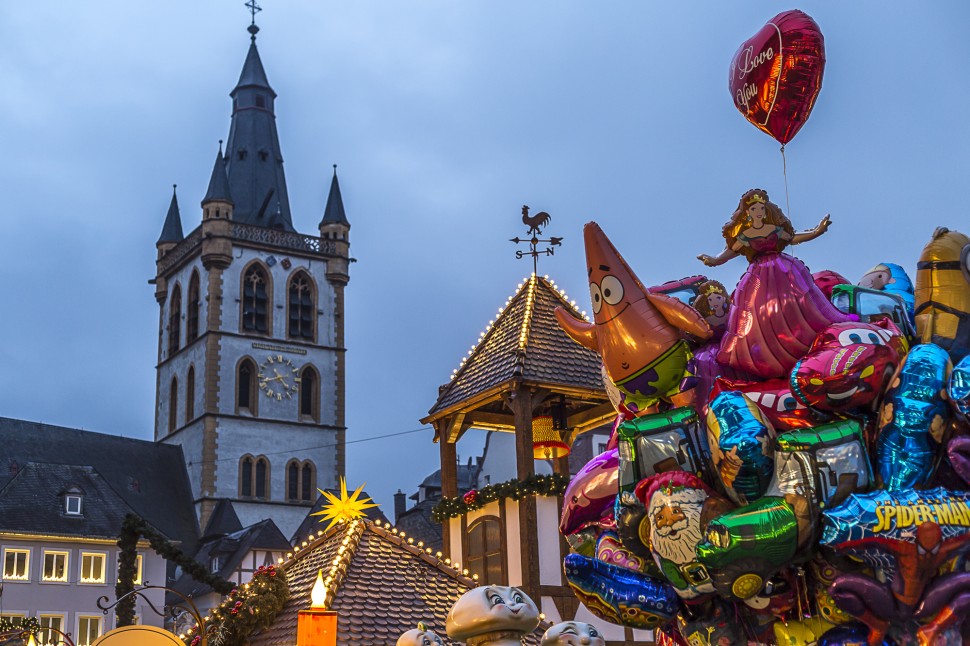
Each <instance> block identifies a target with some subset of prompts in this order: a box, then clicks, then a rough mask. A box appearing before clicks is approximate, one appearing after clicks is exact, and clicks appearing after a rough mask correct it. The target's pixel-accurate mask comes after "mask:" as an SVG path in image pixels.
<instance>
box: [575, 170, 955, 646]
mask: <svg viewBox="0 0 970 646" xmlns="http://www.w3.org/2000/svg"><path fill="white" fill-rule="evenodd" d="M828 224H829V221H828V219H827V218H826V219H823V221H822V223H820V225H819V226H818V227H816V229H815V230H813V231H810V232H806V233H796V232H795V231H794V228H793V227H792V225H791V223H790V222H789V221H788V219H787V218H786V217H785V216H784V214H783V212H782V211H781V209H780V207H778V206H776V205H775V204H773V203H772V202H771V201H770V199H769V198H768V195H767V193H766V192H765V191H763V190H760V189H753V190H751V191H748V192H746V193H745V194H744V195H743V196H742V197H741V199H740V201H739V204H738V207H737V209H736V210H735V213H734V214H733V215H732V217H731V219H730V221H729V222H728V224H727V225H725V227H724V236H725V239H726V240H727V242H728V246H727V249H725V251H724V252H722V253H721V254H720V256H718V257H716V258H712V257H710V256H702V257H701V259H702V260H705V261H707V263H708V264H709V265H718V264H720V263H722V262H726V261H727V260H728V259H730V258H733V257H736V256H742V255H743V256H745V257H746V258H747V259H748V261H749V268H748V272H747V273H746V274H745V275H744V276H743V277H742V278H741V280H740V281H739V283H738V286H737V288H736V290H735V291H734V292H733V293H727V290H724V289H723V287H718V286H717V285H715V281H711V280H707V279H704V280H700V279H696V280H693V281H688V280H687V279H684V280H682V281H676V283H677V284H678V285H680V286H681V287H682V286H683V285H686V284H690V285H694V286H695V291H694V292H693V295H692V296H687V297H685V298H684V299H683V300H677V299H676V298H674V297H673V296H671V295H669V294H666V293H665V292H664V289H665V286H663V285H661V286H659V287H644V285H643V283H642V282H641V281H640V280H639V278H637V276H636V274H635V273H634V272H633V270H632V268H631V267H630V266H629V265H628V264H627V262H626V261H625V260H624V259H623V257H622V256H621V255H620V253H619V252H618V251H617V249H616V248H615V247H614V246H613V244H612V243H611V242H610V241H609V239H608V238H607V237H606V234H605V233H604V232H603V230H602V229H601V228H600V227H599V226H598V225H597V224H595V223H589V224H588V225H586V228H585V231H584V233H585V241H586V256H587V257H586V260H587V272H588V275H589V277H590V293H591V299H592V305H593V308H592V309H593V314H594V316H593V321H592V322H591V323H587V322H583V321H579V320H577V319H575V318H573V317H572V316H571V315H570V314H569V313H568V312H566V311H565V310H559V311H558V312H557V318H558V319H559V321H560V324H561V325H562V327H563V329H564V330H565V331H566V332H567V333H568V334H569V335H570V336H571V337H572V338H573V339H574V340H576V341H577V342H579V343H582V344H583V345H585V346H586V347H589V348H592V349H594V350H596V351H597V352H598V353H599V354H600V356H601V358H602V360H603V365H604V379H605V380H606V385H607V387H608V390H609V391H611V393H612V395H611V397H612V401H613V404H614V406H615V407H616V409H617V422H616V424H615V427H614V435H613V437H612V438H611V440H610V443H609V447H610V448H609V449H608V450H607V451H605V452H604V453H602V454H601V455H598V456H595V457H594V458H593V459H592V460H590V462H589V463H588V464H587V465H586V466H585V467H583V468H582V469H581V470H580V471H579V472H578V473H577V475H576V476H575V477H574V478H573V480H572V482H571V483H570V485H569V488H568V489H567V491H566V494H565V504H564V508H563V514H562V521H561V524H560V530H561V532H562V533H563V535H564V536H565V537H566V538H567V541H568V543H569V545H570V547H571V548H572V553H571V554H569V555H567V557H566V558H565V561H564V570H565V574H566V578H567V580H568V581H569V584H570V585H571V586H572V588H573V590H574V592H575V594H576V595H577V597H578V598H579V599H580V600H581V601H582V602H583V604H584V605H585V606H586V607H587V608H588V609H589V610H590V611H591V612H592V613H593V614H594V615H596V616H598V617H600V618H601V619H603V620H605V621H609V622H611V623H616V624H620V625H625V626H629V627H632V628H640V629H653V630H655V631H656V632H655V638H656V640H657V641H658V643H691V642H690V640H691V639H694V638H695V637H697V636H698V635H700V636H703V635H705V634H706V635H718V638H719V639H721V638H722V637H723V639H724V640H727V641H726V642H724V643H743V642H745V641H754V642H759V643H767V644H771V643H785V644H789V643H791V644H809V643H816V642H817V643H820V644H821V643H826V644H833V645H834V644H843V643H851V642H852V640H853V639H855V640H858V639H863V640H866V641H868V642H869V643H873V644H877V643H882V642H883V640H885V642H886V643H908V641H911V642H913V643H915V642H916V641H919V642H920V643H921V644H959V643H963V641H962V640H963V632H962V631H963V630H964V627H963V625H962V624H963V620H964V617H966V616H967V614H968V613H970V572H965V571H964V566H963V562H964V561H963V559H964V558H966V556H968V555H970V492H968V491H967V490H966V489H967V482H968V480H970V424H968V417H970V356H961V357H960V359H961V360H960V361H959V362H958V363H957V365H956V367H954V365H953V361H952V359H951V357H952V356H953V352H954V349H953V348H954V347H956V346H957V345H958V343H951V344H950V347H949V351H947V350H946V349H943V348H941V347H939V346H938V345H935V344H933V343H918V341H919V337H917V336H916V332H915V330H914V329H913V326H912V325H911V324H910V318H909V311H908V308H907V302H906V300H905V299H904V298H902V297H901V295H900V294H898V293H894V292H893V290H887V289H885V287H886V284H888V279H890V278H891V279H893V280H896V281H897V283H896V284H898V285H906V282H907V281H908V277H906V276H905V270H904V269H903V268H902V266H901V265H895V264H892V263H880V264H879V265H877V266H876V268H875V269H874V270H873V271H870V272H868V273H867V276H866V277H864V280H863V281H860V282H861V283H862V284H860V285H851V284H848V281H846V280H845V279H844V278H842V277H841V276H840V275H838V274H836V273H835V272H832V271H825V272H819V273H818V274H817V275H816V276H813V275H812V274H811V273H810V272H809V270H808V269H807V268H806V267H805V265H804V264H802V263H801V262H800V261H798V260H797V259H796V258H794V257H792V256H789V255H787V254H785V253H784V251H783V250H784V249H785V248H786V247H787V245H788V244H791V243H793V242H802V241H806V240H811V239H814V238H817V237H818V236H819V235H821V234H822V233H824V231H825V229H826V228H827V227H828ZM934 248H935V247H934ZM921 266H923V265H921ZM874 271H875V272H877V273H878V275H877V276H873V275H872V274H873V272H874ZM958 287H959V286H958ZM823 289H825V291H824V292H823ZM964 289H965V291H966V293H967V294H968V295H970V281H967V283H966V287H965V288H964ZM722 292H723V297H719V295H720V294H721V293H722ZM712 295H713V296H715V297H716V298H713V299H709V297H710V296H712ZM950 296H951V298H952V297H953V295H952V294H951V295H950ZM957 296H958V297H962V296H960V293H958V294H957ZM712 300H713V301H714V305H716V306H717V308H718V309H719V311H718V312H716V314H717V315H718V318H715V319H711V318H710V317H711V316H712V315H713V314H715V312H714V308H713V307H711V301H712ZM914 305H915V310H916V312H917V316H919V315H920V314H923V315H926V314H925V313H926V312H927V310H929V309H930V308H935V309H936V310H938V311H941V312H945V311H947V310H943V309H942V308H941V307H940V303H938V302H933V303H932V304H931V305H929V306H923V307H922V309H921V301H920V297H919V292H917V293H916V298H915V301H914ZM951 309H952V308H951ZM712 324H716V325H718V326H719V327H721V328H722V329H721V330H720V331H721V333H722V336H721V338H720V340H717V339H716V338H714V336H715V335H714V334H713V333H712V327H713V325H712ZM924 327H925V326H924ZM935 329H936V330H937V331H938V332H939V331H940V330H941V327H940V326H939V325H937V326H936V328H935ZM948 329H949V328H948ZM961 338H962V337H960V336H959V334H956V335H955V339H956V341H957V342H959V341H960V340H961ZM712 339H713V340H712ZM954 483H955V484H954ZM943 485H946V486H943ZM968 629H970V626H968ZM907 640H908V641H907Z"/></svg>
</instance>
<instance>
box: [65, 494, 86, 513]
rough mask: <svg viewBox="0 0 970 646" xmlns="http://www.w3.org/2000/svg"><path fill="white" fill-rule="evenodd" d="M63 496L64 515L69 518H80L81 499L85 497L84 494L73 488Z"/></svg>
mask: <svg viewBox="0 0 970 646" xmlns="http://www.w3.org/2000/svg"><path fill="white" fill-rule="evenodd" d="M63 496H64V498H63V500H64V513H65V514H67V515H68V516H80V515H81V498H83V497H84V492H83V491H81V489H80V488H78V487H71V488H70V489H68V490H67V491H65V492H64V493H63Z"/></svg>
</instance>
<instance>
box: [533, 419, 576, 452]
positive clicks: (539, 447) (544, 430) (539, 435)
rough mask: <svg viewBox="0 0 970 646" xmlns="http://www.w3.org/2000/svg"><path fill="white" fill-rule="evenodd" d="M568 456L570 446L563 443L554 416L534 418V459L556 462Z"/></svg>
mask: <svg viewBox="0 0 970 646" xmlns="http://www.w3.org/2000/svg"><path fill="white" fill-rule="evenodd" d="M566 455H569V445H568V444H566V443H565V442H563V441H562V437H561V436H560V435H559V431H557V430H556V428H555V425H554V424H553V423H552V415H539V416H538V417H533V418H532V457H533V458H534V459H536V460H554V459H556V458H561V457H564V456H566Z"/></svg>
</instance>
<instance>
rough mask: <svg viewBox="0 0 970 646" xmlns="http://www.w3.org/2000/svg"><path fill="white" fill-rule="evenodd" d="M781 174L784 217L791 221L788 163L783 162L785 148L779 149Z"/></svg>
mask: <svg viewBox="0 0 970 646" xmlns="http://www.w3.org/2000/svg"><path fill="white" fill-rule="evenodd" d="M781 173H782V175H784V176H785V215H787V216H788V219H791V217H792V214H791V203H790V202H789V201H788V162H787V161H786V160H785V147H784V146H782V147H781Z"/></svg>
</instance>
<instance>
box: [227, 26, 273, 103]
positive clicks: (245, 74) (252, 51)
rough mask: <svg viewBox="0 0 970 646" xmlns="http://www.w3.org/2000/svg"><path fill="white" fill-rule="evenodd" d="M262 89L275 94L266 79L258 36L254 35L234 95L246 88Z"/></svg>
mask: <svg viewBox="0 0 970 646" xmlns="http://www.w3.org/2000/svg"><path fill="white" fill-rule="evenodd" d="M249 86H252V87H262V88H266V89H267V90H269V91H270V92H272V93H273V97H276V93H275V92H273V88H271V87H270V86H269V79H268V78H266V70H264V69H263V61H262V60H261V59H260V58H259V50H257V49H256V35H255V34H254V35H253V38H252V42H251V43H250V44H249V52H247V54H246V62H245V63H243V68H242V72H241V73H240V74H239V82H238V83H236V89H234V90H233V91H232V94H235V93H236V92H238V91H239V90H240V89H241V88H244V87H249Z"/></svg>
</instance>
